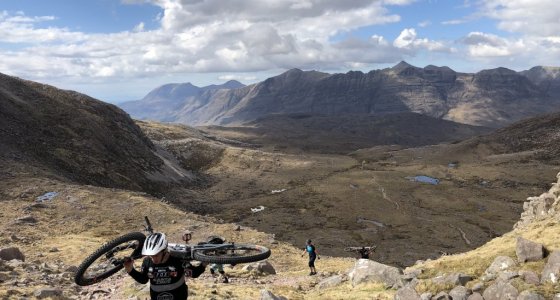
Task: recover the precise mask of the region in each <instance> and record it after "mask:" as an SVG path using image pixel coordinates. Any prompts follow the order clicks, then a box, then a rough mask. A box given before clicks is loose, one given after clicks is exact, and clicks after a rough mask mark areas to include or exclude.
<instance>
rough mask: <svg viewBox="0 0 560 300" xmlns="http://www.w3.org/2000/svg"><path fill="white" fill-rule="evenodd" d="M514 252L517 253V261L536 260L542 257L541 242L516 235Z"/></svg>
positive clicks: (542, 248)
mask: <svg viewBox="0 0 560 300" xmlns="http://www.w3.org/2000/svg"><path fill="white" fill-rule="evenodd" d="M515 254H516V255H517V261H518V262H520V263H524V262H528V261H538V260H541V259H543V258H544V247H543V245H542V244H539V243H535V242H533V241H530V240H527V239H524V238H522V237H517V246H516V248H515Z"/></svg>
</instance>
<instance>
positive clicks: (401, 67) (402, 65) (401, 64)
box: [391, 60, 416, 72]
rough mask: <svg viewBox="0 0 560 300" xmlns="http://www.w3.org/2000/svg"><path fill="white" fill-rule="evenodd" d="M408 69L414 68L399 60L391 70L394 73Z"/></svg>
mask: <svg viewBox="0 0 560 300" xmlns="http://www.w3.org/2000/svg"><path fill="white" fill-rule="evenodd" d="M408 68H416V67H415V66H413V65H411V64H409V63H407V62H406V61H404V60H401V61H400V62H399V63H398V64H396V65H394V66H393V67H392V68H391V70H394V71H396V72H399V71H402V70H404V69H408Z"/></svg>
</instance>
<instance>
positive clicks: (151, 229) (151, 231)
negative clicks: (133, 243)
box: [144, 216, 154, 234]
mask: <svg viewBox="0 0 560 300" xmlns="http://www.w3.org/2000/svg"><path fill="white" fill-rule="evenodd" d="M144 221H146V231H147V232H149V233H150V234H152V233H154V229H153V228H152V224H151V223H150V220H149V219H148V216H144Z"/></svg>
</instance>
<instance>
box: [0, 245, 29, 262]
mask: <svg viewBox="0 0 560 300" xmlns="http://www.w3.org/2000/svg"><path fill="white" fill-rule="evenodd" d="M0 259H3V260H12V259H17V260H21V261H25V255H23V253H21V251H20V250H19V248H17V247H9V248H4V249H0Z"/></svg>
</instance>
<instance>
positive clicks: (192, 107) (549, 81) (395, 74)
mask: <svg viewBox="0 0 560 300" xmlns="http://www.w3.org/2000/svg"><path fill="white" fill-rule="evenodd" d="M559 74H560V68H554V67H534V68H532V69H530V70H527V71H523V72H515V71H513V70H509V69H506V68H496V69H489V70H483V71H480V72H477V73H460V72H456V71H454V70H452V69H450V68H449V67H437V66H433V65H429V66H426V67H424V68H419V67H415V66H412V65H410V64H408V63H406V62H404V61H403V62H400V63H398V64H397V65H395V66H393V67H391V68H386V69H382V70H373V71H370V72H368V73H363V72H359V71H350V72H348V73H345V74H328V73H322V72H317V71H302V70H299V69H292V70H289V71H287V72H285V73H283V74H280V75H278V76H275V77H271V78H268V79H266V80H264V81H262V82H259V83H256V84H252V85H249V86H242V85H241V84H240V83H238V82H234V83H231V82H228V83H226V84H224V85H222V86H210V87H204V88H193V86H192V85H191V84H188V83H187V84H183V85H173V86H172V87H173V88H174V89H178V88H179V87H182V86H187V87H189V89H186V90H189V91H195V92H194V93H171V92H162V91H167V90H168V89H169V87H168V86H162V87H159V88H157V89H155V90H154V91H152V92H150V93H149V94H148V95H147V96H146V97H145V98H144V99H142V100H138V101H134V102H125V103H123V104H121V105H120V106H121V107H122V108H123V109H125V110H126V111H127V112H128V113H130V114H131V116H132V117H134V118H139V119H151V120H157V121H166V122H179V123H183V124H189V125H197V126H198V125H241V124H244V123H247V122H251V121H255V120H257V119H259V118H262V117H265V116H267V115H270V114H311V115H328V116H340V115H356V114H358V115H369V116H371V115H378V114H387V113H403V112H414V113H419V114H423V115H426V116H430V117H434V118H440V119H445V120H450V121H454V122H459V123H464V124H469V125H477V126H486V127H494V128H497V127H502V126H504V125H508V124H511V123H513V122H515V121H518V120H521V119H524V118H528V117H531V116H535V115H538V114H542V113H546V112H551V111H555V110H558V109H560V76H559ZM154 103H157V104H156V105H154Z"/></svg>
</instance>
